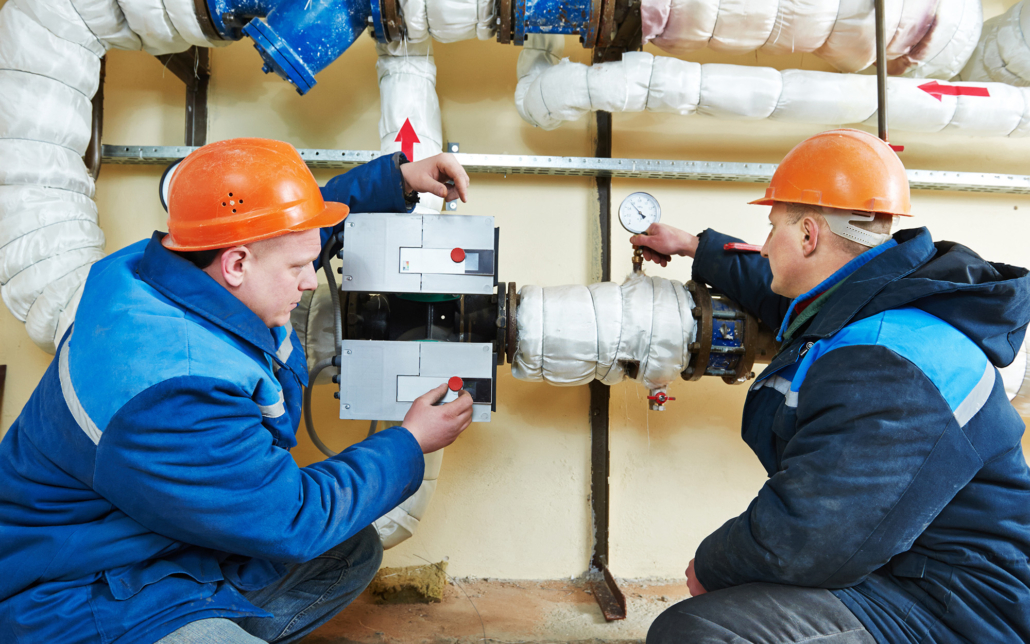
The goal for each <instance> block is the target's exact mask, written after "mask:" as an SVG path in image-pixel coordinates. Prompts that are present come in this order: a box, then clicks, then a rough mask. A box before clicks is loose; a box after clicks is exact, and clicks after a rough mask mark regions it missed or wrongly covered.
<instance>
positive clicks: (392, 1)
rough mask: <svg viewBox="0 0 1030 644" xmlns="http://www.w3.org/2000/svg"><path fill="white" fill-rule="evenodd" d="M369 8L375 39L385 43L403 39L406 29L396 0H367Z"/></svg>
mask: <svg viewBox="0 0 1030 644" xmlns="http://www.w3.org/2000/svg"><path fill="white" fill-rule="evenodd" d="M369 9H371V11H372V20H371V22H372V31H373V33H374V34H375V39H376V41H378V42H380V43H384V44H385V43H390V42H400V41H401V40H404V37H405V36H406V35H407V31H408V30H407V26H406V25H405V24H404V14H403V12H402V10H401V6H400V3H399V2H398V0H369Z"/></svg>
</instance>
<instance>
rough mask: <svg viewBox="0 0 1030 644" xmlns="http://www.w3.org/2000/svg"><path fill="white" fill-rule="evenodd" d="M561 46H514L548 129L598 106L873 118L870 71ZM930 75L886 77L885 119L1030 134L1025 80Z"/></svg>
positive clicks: (916, 128)
mask: <svg viewBox="0 0 1030 644" xmlns="http://www.w3.org/2000/svg"><path fill="white" fill-rule="evenodd" d="M560 51H561V50H560V48H558V47H557V43H556V41H553V40H552V39H551V37H545V38H543V39H541V40H537V41H534V43H533V47H532V48H530V49H527V50H526V51H525V52H523V54H522V55H520V63H519V73H520V75H521V76H520V78H519V83H518V86H517V88H516V90H515V99H516V107H517V108H518V111H519V114H521V115H522V117H523V118H524V119H525V120H526V121H528V122H529V123H531V124H533V125H536V126H538V127H541V128H544V129H547V130H550V129H554V128H556V127H558V126H559V125H561V124H562V123H563V122H564V121H569V120H574V119H578V118H580V117H582V116H583V115H585V114H586V113H587V112H591V111H595V110H605V111H609V112H641V111H644V110H648V111H652V112H672V113H675V114H681V115H684V116H686V115H692V114H702V115H706V116H714V117H716V118H724V119H744V120H760V119H770V120H779V121H788V122H795V123H819V124H824V125H843V124H853V123H860V124H866V125H870V126H875V125H876V77H875V76H869V75H865V74H837V73H830V72H815V71H806V70H799V69H788V70H784V71H782V72H781V71H778V70H775V69H772V68H769V67H746V66H740V65H721V64H706V65H701V64H698V63H692V62H687V61H684V60H679V59H677V58H671V57H663V56H657V57H656V56H652V55H651V54H647V53H643V52H629V53H626V54H625V55H624V56H623V58H622V60H621V61H618V62H610V63H601V64H597V65H593V66H589V67H588V66H586V65H582V64H579V63H572V62H569V61H568V60H562V61H560V62H558V63H557V64H553V63H554V61H556V60H557V58H558V56H559V55H560ZM523 56H524V57H525V58H524V59H523ZM523 63H525V64H523ZM936 82H937V81H927V80H926V79H914V78H898V77H891V78H888V79H887V92H888V103H889V105H890V127H891V129H895V130H906V131H909V132H945V133H953V134H965V135H970V136H985V137H986V136H1009V137H1023V136H1027V135H1028V134H1030V89H1022V88H1018V87H1013V86H1011V85H1005V84H1002V83H987V84H983V83H977V84H976V86H977V87H986V88H987V89H988V91H989V93H990V96H988V97H982V96H949V95H944V96H941V95H939V94H938V95H936V96H935V95H933V94H932V93H931V92H932V88H933V85H932V83H936ZM928 83H929V84H931V85H928ZM950 84H952V83H949V85H950ZM954 84H955V85H959V86H962V85H963V83H954ZM921 87H922V88H921Z"/></svg>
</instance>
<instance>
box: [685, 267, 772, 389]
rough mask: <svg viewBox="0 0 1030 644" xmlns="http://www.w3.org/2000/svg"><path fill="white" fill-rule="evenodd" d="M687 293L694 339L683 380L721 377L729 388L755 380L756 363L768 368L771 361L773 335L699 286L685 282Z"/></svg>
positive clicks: (699, 284)
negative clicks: (693, 322) (690, 298)
mask: <svg viewBox="0 0 1030 644" xmlns="http://www.w3.org/2000/svg"><path fill="white" fill-rule="evenodd" d="M687 290H688V291H690V293H691V294H692V295H693V297H694V309H693V311H692V313H693V315H694V319H695V325H696V328H697V334H696V336H695V337H696V338H697V339H696V340H695V341H694V342H693V343H692V344H691V345H690V363H689V364H688V365H687V368H686V370H685V371H684V372H683V374H682V376H683V379H684V380H699V379H700V378H701V376H721V377H722V379H723V381H724V382H726V383H728V384H740V383H743V382H746V381H748V380H750V379H751V378H753V377H754V375H755V374H754V373H752V371H751V369H752V367H754V365H755V363H756V362H758V363H766V364H768V363H769V362H770V361H771V360H772V359H773V356H775V355H776V350H777V349H776V340H775V334H774V333H773V332H772V331H771V330H770V329H769V328H767V327H765V326H762V325H760V324H759V322H758V320H757V319H756V318H755V317H754V316H753V315H751V314H750V313H748V312H747V311H745V310H744V309H743V308H741V307H740V305H738V304H737V303H736V302H733V301H731V300H729V299H727V298H726V297H725V296H724V295H721V294H718V293H711V292H710V291H709V290H708V287H707V286H705V285H704V284H703V283H701V282H687Z"/></svg>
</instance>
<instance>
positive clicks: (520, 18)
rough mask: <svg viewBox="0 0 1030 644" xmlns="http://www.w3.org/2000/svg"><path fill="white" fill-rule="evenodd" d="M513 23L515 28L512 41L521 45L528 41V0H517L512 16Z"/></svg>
mask: <svg viewBox="0 0 1030 644" xmlns="http://www.w3.org/2000/svg"><path fill="white" fill-rule="evenodd" d="M512 23H513V24H514V27H515V29H514V32H513V33H512V37H511V41H512V42H513V43H515V44H516V45H518V46H519V47H521V46H522V44H523V43H524V42H526V0H515V13H514V15H513V16H512Z"/></svg>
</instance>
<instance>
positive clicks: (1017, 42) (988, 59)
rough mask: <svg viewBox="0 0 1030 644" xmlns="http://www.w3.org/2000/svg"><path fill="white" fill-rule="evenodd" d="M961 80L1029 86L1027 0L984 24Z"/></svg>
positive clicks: (1029, 43)
mask: <svg viewBox="0 0 1030 644" xmlns="http://www.w3.org/2000/svg"><path fill="white" fill-rule="evenodd" d="M959 77H960V78H961V79H962V80H964V81H979V82H991V81H993V82H997V83H1007V84H1009V85H1017V86H1020V87H1027V86H1030V3H1028V2H1027V1H1026V0H1023V1H1022V2H1019V3H1017V4H1015V5H1013V6H1012V7H1011V8H1009V10H1008V11H1006V12H1005V13H1003V14H1001V15H1000V16H996V17H994V18H991V19H990V20H988V21H987V22H985V23H984V28H983V34H982V35H981V36H980V42H978V43H977V45H976V50H975V51H974V52H973V56H972V57H971V58H970V59H969V63H968V64H966V66H965V68H964V69H963V70H962V73H961V74H960V75H959Z"/></svg>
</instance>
